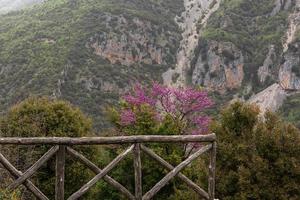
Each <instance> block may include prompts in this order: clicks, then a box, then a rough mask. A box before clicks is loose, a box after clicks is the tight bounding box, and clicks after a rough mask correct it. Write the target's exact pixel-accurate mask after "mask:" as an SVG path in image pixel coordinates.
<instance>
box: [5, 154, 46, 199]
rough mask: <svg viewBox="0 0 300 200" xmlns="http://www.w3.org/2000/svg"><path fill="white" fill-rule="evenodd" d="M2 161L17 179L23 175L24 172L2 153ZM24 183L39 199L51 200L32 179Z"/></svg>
mask: <svg viewBox="0 0 300 200" xmlns="http://www.w3.org/2000/svg"><path fill="white" fill-rule="evenodd" d="M0 163H1V164H2V165H3V167H4V168H5V169H6V170H7V171H8V172H9V173H10V174H11V175H12V176H13V177H14V178H16V179H17V178H19V177H21V176H22V175H23V173H22V172H20V171H18V170H17V169H16V168H15V167H14V166H13V165H12V164H11V163H10V162H9V161H8V160H7V159H6V158H5V157H4V156H3V154H1V153H0ZM24 185H25V187H26V188H27V189H28V190H29V191H30V192H32V194H34V196H35V197H36V198H37V199H39V200H49V199H48V198H47V197H46V196H45V195H44V194H43V193H42V192H41V191H40V190H39V189H38V188H37V187H36V186H35V185H34V184H33V183H32V182H31V181H29V180H26V181H25V183H24Z"/></svg>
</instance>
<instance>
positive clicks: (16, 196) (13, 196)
mask: <svg viewBox="0 0 300 200" xmlns="http://www.w3.org/2000/svg"><path fill="white" fill-rule="evenodd" d="M0 200H21V195H20V192H19V191H17V192H11V191H7V190H1V189H0Z"/></svg>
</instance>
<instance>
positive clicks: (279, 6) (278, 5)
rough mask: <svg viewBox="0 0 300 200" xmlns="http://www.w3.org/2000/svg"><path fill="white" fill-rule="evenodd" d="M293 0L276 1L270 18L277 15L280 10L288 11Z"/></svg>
mask: <svg viewBox="0 0 300 200" xmlns="http://www.w3.org/2000/svg"><path fill="white" fill-rule="evenodd" d="M291 4H292V0H276V1H275V7H274V9H273V10H272V12H271V14H270V16H274V15H276V14H277V13H278V12H279V11H280V10H283V9H284V10H287V9H289V8H290V6H291Z"/></svg>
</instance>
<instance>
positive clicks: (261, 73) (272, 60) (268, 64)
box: [257, 45, 277, 83]
mask: <svg viewBox="0 0 300 200" xmlns="http://www.w3.org/2000/svg"><path fill="white" fill-rule="evenodd" d="M276 57H277V55H276V52H275V46H274V45H270V47H269V52H268V55H267V57H266V59H265V61H264V64H263V65H262V66H261V67H259V69H258V71H257V75H258V77H259V81H260V82H261V83H264V82H265V81H266V79H267V77H270V76H272V73H271V70H272V68H274V65H275V64H276Z"/></svg>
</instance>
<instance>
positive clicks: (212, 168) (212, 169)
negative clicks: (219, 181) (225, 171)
mask: <svg viewBox="0 0 300 200" xmlns="http://www.w3.org/2000/svg"><path fill="white" fill-rule="evenodd" d="M216 154H217V143H216V142H213V146H212V149H211V151H210V162H209V178H208V194H209V200H214V199H215V176H216Z"/></svg>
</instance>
